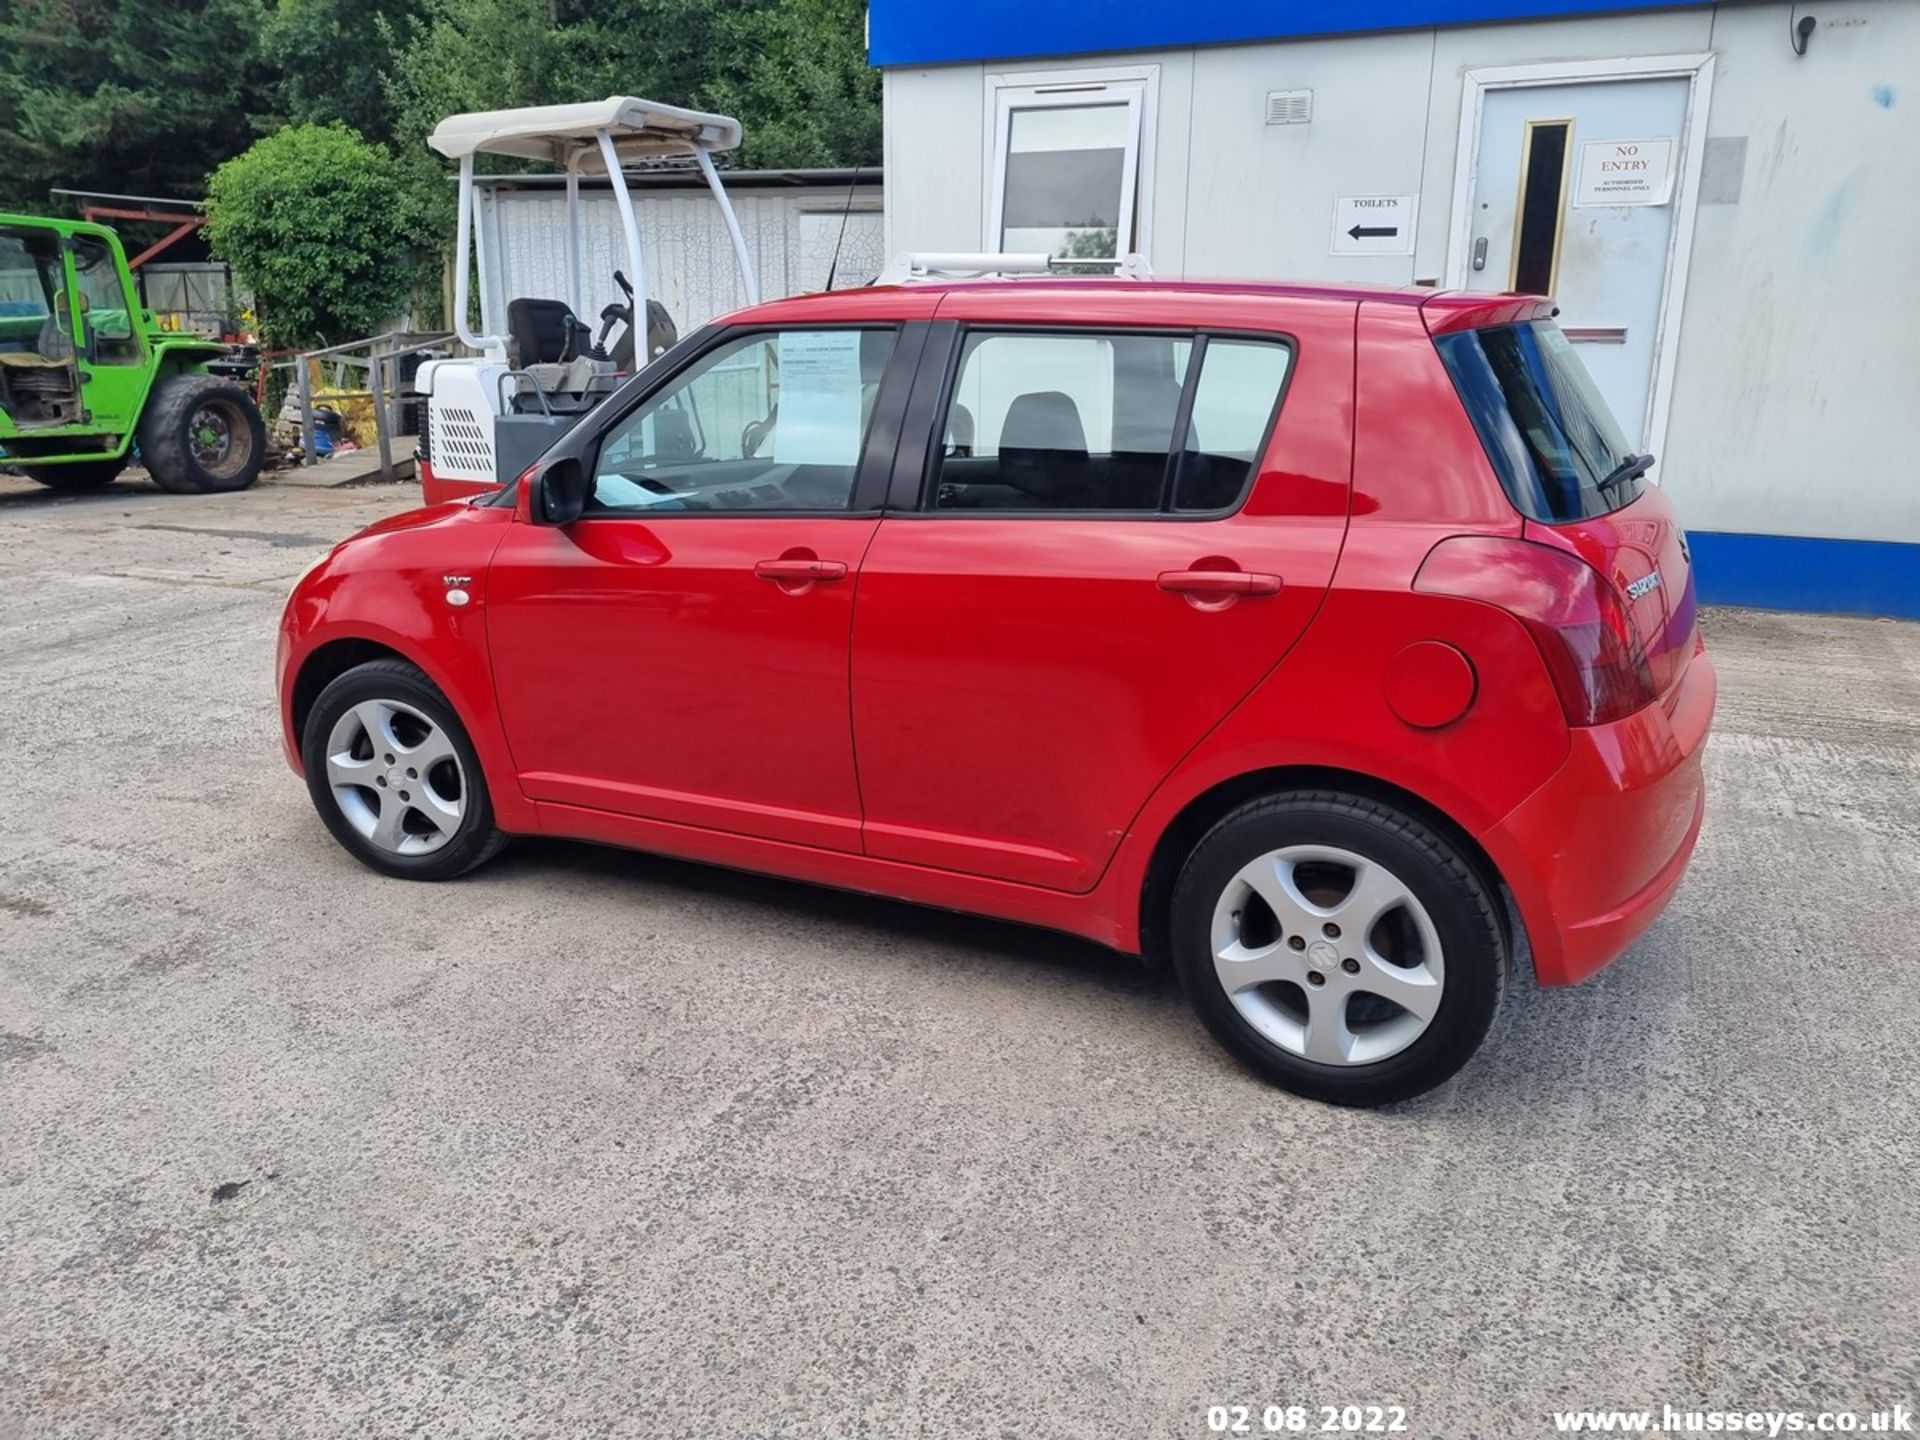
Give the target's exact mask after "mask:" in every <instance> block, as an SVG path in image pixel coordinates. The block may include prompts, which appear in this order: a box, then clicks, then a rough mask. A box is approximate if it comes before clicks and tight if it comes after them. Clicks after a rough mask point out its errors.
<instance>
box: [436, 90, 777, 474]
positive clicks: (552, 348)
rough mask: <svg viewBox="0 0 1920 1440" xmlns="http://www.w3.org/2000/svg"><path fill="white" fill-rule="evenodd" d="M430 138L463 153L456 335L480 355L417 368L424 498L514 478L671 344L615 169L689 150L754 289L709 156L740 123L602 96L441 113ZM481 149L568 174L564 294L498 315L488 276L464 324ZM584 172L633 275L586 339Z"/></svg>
mask: <svg viewBox="0 0 1920 1440" xmlns="http://www.w3.org/2000/svg"><path fill="white" fill-rule="evenodd" d="M427 143H428V144H429V145H431V146H432V147H433V148H434V149H435V150H437V151H439V152H440V153H441V154H442V155H445V156H446V157H447V158H448V159H451V160H457V161H458V162H459V164H460V219H459V230H458V234H457V236H456V238H455V241H454V282H453V314H454V329H455V332H456V333H457V334H458V335H459V337H460V340H461V342H462V343H463V344H465V345H466V346H467V347H468V348H470V349H472V350H475V351H478V352H479V353H478V354H477V355H474V356H470V357H466V358H462V359H456V360H429V361H427V362H426V363H425V364H423V365H422V366H421V367H420V370H419V373H418V375H417V376H416V377H415V384H416V385H417V386H418V388H419V390H420V392H421V393H422V394H423V395H425V396H426V397H427V425H426V432H427V433H426V434H425V436H423V437H422V439H423V443H422V446H421V457H420V480H421V487H422V489H423V490H424V491H425V492H426V498H427V500H428V501H429V502H433V501H438V500H446V499H452V498H454V497H456V496H460V495H470V494H474V493H476V492H480V491H485V490H491V489H493V488H494V487H496V486H498V485H503V484H505V483H506V482H507V481H509V480H511V479H513V478H514V476H516V475H517V474H519V473H520V471H521V470H523V469H524V468H525V467H526V465H527V464H528V463H530V462H531V461H532V460H533V459H534V458H535V457H536V456H538V455H539V454H540V453H541V452H542V451H544V450H545V449H546V448H547V447H548V446H549V445H551V444H552V443H553V441H554V440H556V439H558V438H559V436H560V435H561V434H562V433H564V432H565V431H566V430H567V429H568V428H569V427H570V426H572V425H574V424H575V423H577V422H578V421H579V419H580V417H581V416H583V415H585V414H586V413H587V412H588V411H589V410H591V409H592V408H593V407H594V406H595V405H597V404H598V403H599V402H600V401H601V399H603V398H604V397H605V396H606V395H607V394H609V393H611V391H612V390H613V389H614V388H616V387H617V386H618V385H619V384H620V383H621V380H622V379H623V378H624V377H625V376H626V375H628V374H631V373H632V372H633V371H634V370H635V369H637V368H639V366H641V365H644V364H645V363H646V362H647V361H648V360H651V359H652V358H654V356H656V355H657V354H659V353H660V352H661V351H662V350H664V349H665V348H666V347H667V346H668V345H670V344H672V343H673V339H674V327H673V322H672V319H671V317H669V316H668V315H667V312H666V310H665V308H664V307H663V306H661V305H660V304H659V302H657V301H650V300H649V299H648V296H647V271H646V262H645V259H644V257H643V255H642V253H641V249H640V225H639V222H638V221H637V220H636V219H635V217H634V209H633V196H632V193H631V192H630V191H629V189H628V187H627V179H626V174H625V171H624V168H623V167H624V166H626V165H628V164H633V163H638V162H658V161H660V160H663V159H671V158H676V157H691V158H692V160H693V162H694V163H695V164H696V165H697V166H698V167H699V169H700V173H701V174H702V175H703V176H705V177H706V181H707V186H708V188H709V189H710V190H712V192H713V198H714V200H715V201H716V202H717V203H718V204H719V206H720V213H721V214H722V216H723V217H725V220H726V224H727V231H728V233H729V235H731V236H732V239H733V252H734V257H735V259H736V260H738V262H739V265H740V278H741V280H742V282H743V284H744V286H745V288H746V295H747V303H748V304H754V303H757V302H758V300H759V298H760V295H759V287H758V285H757V284H756V283H755V281H754V276H753V265H752V262H751V261H750V260H749V259H748V257H747V242H746V237H745V236H744V235H742V234H741V231H740V221H739V219H738V217H736V216H735V215H734V213H733V202H732V201H731V200H729V199H728V197H727V192H726V187H725V186H723V185H722V184H721V183H720V173H719V171H718V170H717V169H715V167H714V163H713V157H714V156H715V155H718V154H723V153H725V152H726V151H728V150H731V149H733V148H734V147H735V146H737V145H739V143H740V122H739V121H738V120H734V119H732V118H730V117H729V116H726V115H708V114H704V113H702V112H700V111H697V110H682V109H680V108H679V107H678V106H674V105H662V104H659V103H657V102H656V101H652V100H640V99H636V98H634V97H633V96H611V97H609V98H607V99H605V100H596V101H592V102H590V103H587V104H582V105H537V106H532V107H529V108H526V109H521V110H486V111H478V112H475V113H473V114H470V115H453V116H449V117H448V118H447V119H445V120H442V121H441V122H440V124H439V125H438V126H437V127H436V128H435V130H434V132H433V134H432V135H431V136H429V137H428V140H427ZM482 153H484V154H488V155H509V156H513V157H515V158H518V159H523V160H541V161H546V162H548V163H549V164H551V165H553V166H554V167H555V168H556V169H557V170H559V171H560V172H561V173H562V174H564V175H565V176H566V182H567V236H566V241H567V275H568V294H567V296H566V298H565V299H564V300H561V299H559V298H557V297H541V296H526V297H521V298H517V299H514V300H512V301H510V302H509V303H508V305H507V314H506V316H505V317H500V316H496V315H494V314H492V313H491V306H490V305H489V303H488V301H489V298H490V296H491V294H492V292H493V290H494V287H493V286H491V285H485V284H483V285H482V286H481V291H480V294H481V307H480V308H481V317H480V331H479V332H475V331H474V330H473V329H472V328H471V327H470V325H469V323H468V318H467V317H468V295H469V289H468V287H469V271H470V270H471V269H472V268H475V267H477V268H478V269H479V271H480V273H481V274H482V276H485V275H486V274H487V273H488V270H487V261H488V257H487V253H486V247H485V245H484V244H483V243H482V242H481V232H480V227H477V226H476V225H475V224H474V213H473V212H474V205H473V190H474V184H473V173H474V156H475V155H478V154H482ZM582 175H605V176H606V177H607V181H608V184H609V186H610V187H611V189H612V192H613V200H614V204H615V206H616V207H617V208H618V210H619V213H620V225H621V229H622V230H623V232H624V233H625V238H626V250H627V265H628V268H629V270H630V272H631V274H632V276H633V279H632V281H631V283H629V282H628V280H627V277H626V275H625V274H623V273H622V272H620V271H617V270H616V271H615V272H614V280H615V282H616V283H617V284H618V285H619V286H620V288H621V289H622V290H623V291H625V292H626V295H627V300H628V303H627V304H626V305H625V306H620V305H609V306H608V307H606V309H604V310H602V311H601V314H600V319H601V327H600V332H599V336H598V338H597V339H596V338H595V337H594V335H593V332H592V331H590V330H589V329H588V327H587V326H586V325H585V324H584V323H582V322H581V321H580V319H579V318H578V312H579V309H580V305H581V298H582V296H583V294H584V293H585V277H584V276H583V275H582V273H581V256H582V254H583V253H584V251H585V248H586V246H585V244H584V241H583V238H582V234H581V228H580V226H581V220H580V177H581V176H582ZM503 319H504V322H505V323H504V324H503V323H501V322H502V320H503ZM623 322H624V324H625V331H624V333H622V334H620V335H619V336H618V337H617V338H614V340H613V343H612V344H611V345H609V343H608V341H609V338H610V337H611V336H612V332H613V329H614V327H615V326H616V325H618V324H621V323H623Z"/></svg>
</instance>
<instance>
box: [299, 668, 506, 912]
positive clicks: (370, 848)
mask: <svg viewBox="0 0 1920 1440" xmlns="http://www.w3.org/2000/svg"><path fill="white" fill-rule="evenodd" d="M301 758H302V760H303V761H304V763H305V765H306V771H307V790H308V792H309V793H310V794H311V795H312V797H313V805H314V808H315V809H316V810H318V811H319V812H320V818H321V819H322V820H323V821H325V822H326V826H327V828H328V829H329V830H331V831H332V832H333V836H334V838H335V839H336V840H338V841H339V842H340V843H341V844H342V845H343V846H345V847H346V849H347V850H348V851H349V852H350V853H351V854H352V855H354V856H355V857H356V858H357V859H359V860H360V861H361V862H362V863H363V864H366V865H368V866H371V867H372V868H373V869H375V870H378V871H380V872H381V873H383V874H386V875H398V876H401V877H403V878H406V879H409V880H450V879H452V878H453V877H454V876H456V875H464V874H465V873H466V872H467V871H469V870H471V869H473V868H474V867H475V866H477V865H482V864H484V863H485V862H486V861H488V860H490V859H492V858H493V856H494V855H495V854H496V853H497V852H498V851H499V849H500V847H501V846H502V845H504V844H505V843H506V836H504V835H502V834H501V833H500V831H499V829H498V828H497V827H496V826H495V825H494V823H493V804H492V800H491V798H490V797H489V795H488V793H487V781H486V776H485V775H484V774H483V773H482V772H481V769H480V760H479V757H478V756H477V755H476V754H475V753H474V749H473V744H472V742H471V741H470V740H468V738H467V732H466V730H465V728H464V727H463V726H462V725H461V724H460V719H459V717H458V716H457V715H455V714H454V712H453V707H452V706H451V705H449V704H448V703H447V699H446V697H445V696H444V695H442V694H441V693H440V691H439V690H438V689H437V688H435V686H434V685H433V683H432V682H431V681H430V680H428V679H427V677H426V676H425V675H424V674H422V673H421V672H420V671H419V670H417V669H415V668H414V667H413V666H412V665H409V664H407V663H405V662H404V661H398V660H374V661H370V662H368V663H367V664H365V665H360V666H356V667H355V668H354V669H352V670H349V671H347V673H346V674H344V675H342V676H340V677H339V678H338V679H336V680H334V681H333V682H332V683H331V684H330V685H328V686H327V688H326V689H324V690H322V691H321V692H320V696H319V698H318V699H317V700H315V701H314V705H313V709H312V711H311V712H310V713H309V714H308V716H307V722H306V729H305V731H304V732H303V735H302V738H301Z"/></svg>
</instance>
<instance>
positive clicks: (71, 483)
mask: <svg viewBox="0 0 1920 1440" xmlns="http://www.w3.org/2000/svg"><path fill="white" fill-rule="evenodd" d="M18 468H19V470H20V473H21V474H22V475H24V476H26V477H27V478H28V479H29V480H38V481H39V482H40V483H41V484H42V485H44V486H46V487H47V488H48V489H49V490H62V491H66V492H67V493H69V494H78V493H79V492H80V491H83V490H101V489H105V488H106V487H107V486H109V485H111V484H112V483H113V482H114V480H115V479H117V478H118V477H119V474H120V472H121V471H122V470H124V469H126V468H127V462H126V461H125V460H82V461H80V462H79V463H78V464H75V465H29V466H20V467H18Z"/></svg>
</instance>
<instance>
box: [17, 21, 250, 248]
mask: <svg viewBox="0 0 1920 1440" xmlns="http://www.w3.org/2000/svg"><path fill="white" fill-rule="evenodd" d="M260 24H261V10H260V0H0V205H8V206H11V207H13V208H15V209H25V210H36V211H44V210H46V209H47V208H48V205H47V191H48V190H49V189H51V188H52V187H54V186H62V187H66V188H69V189H78V190H89V189H91V190H106V191H137V192H139V193H142V194H149V195H178V196H184V197H187V198H192V197H195V196H197V195H198V194H199V193H200V188H201V186H202V185H203V184H204V183H205V180H206V176H207V172H208V171H209V170H210V169H212V168H213V166H214V165H216V164H218V163H219V162H220V161H221V160H223V159H225V158H226V157H227V156H229V155H232V154H234V153H235V152H236V151H238V150H240V149H242V148H244V146H245V144H246V142H247V141H248V139H250V138H251V136H252V135H253V134H254V133H257V132H255V131H254V129H253V128H252V125H251V121H250V117H251V116H253V115H256V114H258V113H259V112H260V111H262V110H264V109H265V108H267V95H266V86H265V84H264V83H263V77H262V76H261V73H260V70H259V67H258V66H257V65H256V64H255V63H254V62H255V55H256V52H257V45H256V37H257V36H258V33H259V30H260Z"/></svg>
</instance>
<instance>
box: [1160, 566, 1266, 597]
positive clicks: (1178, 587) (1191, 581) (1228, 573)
mask: <svg viewBox="0 0 1920 1440" xmlns="http://www.w3.org/2000/svg"><path fill="white" fill-rule="evenodd" d="M1160 588H1161V589H1162V590H1166V591H1170V592H1171V593H1173V594H1175V595H1278V594H1279V593H1280V577H1279V576H1278V575H1262V574H1259V573H1258V572H1254V571H1247V570H1162V571H1161V572H1160Z"/></svg>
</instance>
